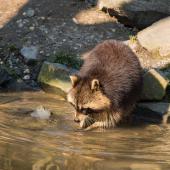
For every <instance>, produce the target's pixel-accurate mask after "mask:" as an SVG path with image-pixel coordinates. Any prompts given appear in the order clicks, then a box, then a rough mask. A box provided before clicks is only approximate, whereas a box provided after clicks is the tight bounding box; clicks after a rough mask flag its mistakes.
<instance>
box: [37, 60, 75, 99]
mask: <svg viewBox="0 0 170 170" xmlns="http://www.w3.org/2000/svg"><path fill="white" fill-rule="evenodd" d="M74 72H76V70H74V69H69V68H68V67H66V66H65V65H62V64H58V63H50V62H44V63H43V65H42V67H41V70H40V73H39V76H38V81H39V82H40V83H41V85H42V87H43V89H44V90H45V91H47V92H52V93H56V94H58V95H61V96H63V97H65V95H66V93H67V92H68V90H69V89H70V87H71V83H70V78H69V75H70V74H72V73H74Z"/></svg>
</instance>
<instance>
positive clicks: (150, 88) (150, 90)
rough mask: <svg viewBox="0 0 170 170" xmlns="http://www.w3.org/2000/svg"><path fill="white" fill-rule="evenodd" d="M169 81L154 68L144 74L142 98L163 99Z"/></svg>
mask: <svg viewBox="0 0 170 170" xmlns="http://www.w3.org/2000/svg"><path fill="white" fill-rule="evenodd" d="M168 83H169V81H168V80H167V79H166V78H164V77H163V76H162V75H161V74H160V73H159V72H157V71H156V70H154V69H151V70H149V71H148V72H146V73H145V74H144V76H143V91H142V96H141V99H142V100H162V99H163V97H164V96H165V94H166V89H167V86H168Z"/></svg>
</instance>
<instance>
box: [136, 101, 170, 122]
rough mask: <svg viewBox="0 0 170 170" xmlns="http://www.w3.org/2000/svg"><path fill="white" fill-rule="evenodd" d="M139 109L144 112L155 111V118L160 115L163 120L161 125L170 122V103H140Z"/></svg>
mask: <svg viewBox="0 0 170 170" xmlns="http://www.w3.org/2000/svg"><path fill="white" fill-rule="evenodd" d="M138 107H140V108H141V109H143V110H145V109H147V110H150V111H153V114H155V116H158V115H159V116H160V118H161V120H162V121H161V123H167V122H168V117H169V116H170V103H163V102H146V103H139V104H138ZM145 111H146V110H145ZM154 112H155V113H154ZM148 116H149V115H148ZM153 116H154V115H153Z"/></svg>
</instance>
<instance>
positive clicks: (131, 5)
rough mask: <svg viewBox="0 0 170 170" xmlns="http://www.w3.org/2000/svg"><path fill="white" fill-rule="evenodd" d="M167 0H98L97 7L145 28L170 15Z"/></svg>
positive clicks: (122, 20)
mask: <svg viewBox="0 0 170 170" xmlns="http://www.w3.org/2000/svg"><path fill="white" fill-rule="evenodd" d="M169 6H170V1H169V0H152V1H148V0H142V1H141V0H98V8H99V9H105V10H106V11H107V9H108V12H109V13H110V14H111V15H112V16H116V17H117V18H118V19H119V20H120V22H122V23H125V24H129V25H132V26H137V27H138V28H146V27H147V26H149V25H151V24H152V23H154V22H156V21H158V20H159V19H162V18H164V17H166V16H169V15H170V8H169Z"/></svg>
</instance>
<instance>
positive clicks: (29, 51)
mask: <svg viewBox="0 0 170 170" xmlns="http://www.w3.org/2000/svg"><path fill="white" fill-rule="evenodd" d="M20 53H21V54H22V56H23V57H24V58H25V59H27V60H36V59H37V55H38V48H37V47H36V46H30V47H23V48H22V49H21V50H20Z"/></svg>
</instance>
